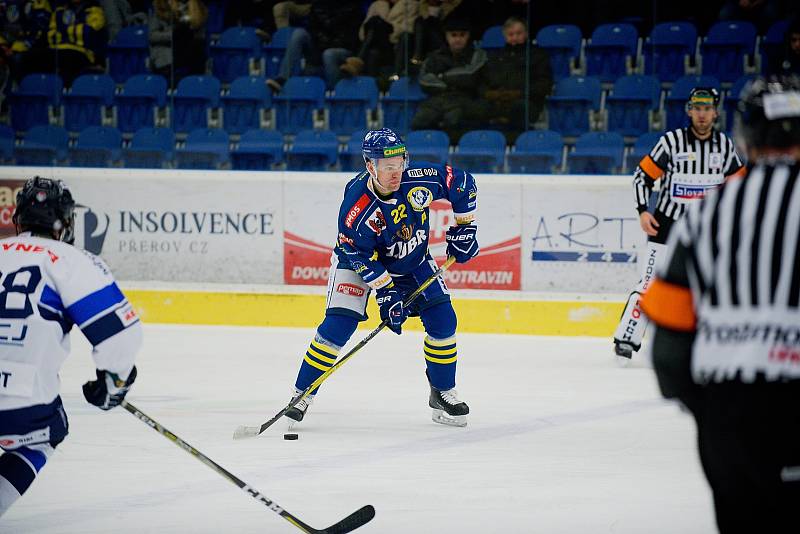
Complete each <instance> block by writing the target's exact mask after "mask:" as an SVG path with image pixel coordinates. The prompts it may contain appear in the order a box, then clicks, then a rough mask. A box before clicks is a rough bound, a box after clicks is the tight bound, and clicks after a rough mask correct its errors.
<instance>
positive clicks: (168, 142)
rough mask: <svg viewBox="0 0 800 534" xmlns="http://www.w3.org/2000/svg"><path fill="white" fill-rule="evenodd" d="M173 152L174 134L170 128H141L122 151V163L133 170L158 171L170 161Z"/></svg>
mask: <svg viewBox="0 0 800 534" xmlns="http://www.w3.org/2000/svg"><path fill="white" fill-rule="evenodd" d="M174 150H175V133H174V132H173V131H172V130H171V129H170V128H142V129H140V130H139V131H137V132H136V133H135V134H133V139H131V143H130V145H129V146H128V148H126V149H125V150H123V156H124V157H123V163H124V166H125V167H129V168H133V169H160V168H162V167H163V166H164V164H165V163H169V162H171V161H172V157H173V153H174Z"/></svg>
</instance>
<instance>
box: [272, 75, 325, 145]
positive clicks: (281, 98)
mask: <svg viewBox="0 0 800 534" xmlns="http://www.w3.org/2000/svg"><path fill="white" fill-rule="evenodd" d="M272 101H273V103H274V106H275V114H276V123H277V129H278V130H280V131H281V132H283V133H288V134H294V133H297V132H299V131H301V130H309V129H311V128H313V127H314V110H316V109H322V106H323V103H324V101H325V82H324V81H322V78H318V77H316V76H292V77H291V78H289V79H288V80H286V84H285V85H284V86H283V90H282V91H281V92H280V94H278V95H277V96H275V97H273V99H272Z"/></svg>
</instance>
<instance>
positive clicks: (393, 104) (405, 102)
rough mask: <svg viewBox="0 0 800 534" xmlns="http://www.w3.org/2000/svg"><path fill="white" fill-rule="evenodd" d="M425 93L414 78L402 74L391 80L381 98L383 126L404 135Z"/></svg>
mask: <svg viewBox="0 0 800 534" xmlns="http://www.w3.org/2000/svg"><path fill="white" fill-rule="evenodd" d="M424 99H425V94H424V93H423V92H422V89H421V88H420V86H419V83H417V82H416V81H415V80H410V79H409V78H408V77H407V76H403V77H402V78H400V79H399V80H395V81H394V82H392V85H390V86H389V92H388V93H387V94H386V96H384V97H383V98H382V99H381V110H382V113H383V126H384V127H386V128H391V129H392V130H394V131H395V132H397V133H399V134H401V135H404V134H405V133H406V132H408V128H409V127H410V126H411V119H412V117H414V114H415V113H416V112H417V108H418V107H419V103H420V102H421V101H422V100H424Z"/></svg>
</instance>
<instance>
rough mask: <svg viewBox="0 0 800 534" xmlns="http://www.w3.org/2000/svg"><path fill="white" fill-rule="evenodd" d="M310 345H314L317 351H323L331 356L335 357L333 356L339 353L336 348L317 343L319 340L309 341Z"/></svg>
mask: <svg viewBox="0 0 800 534" xmlns="http://www.w3.org/2000/svg"><path fill="white" fill-rule="evenodd" d="M311 346H312V347H314V348H315V349H317V350H318V351H320V352H323V353H325V354H327V355H328V356H331V357H333V358H335V357H337V356H338V355H339V351H338V350H334V349H333V347H329V346H327V345H323V344H322V343H319V342H317V341H314V340H312V341H311Z"/></svg>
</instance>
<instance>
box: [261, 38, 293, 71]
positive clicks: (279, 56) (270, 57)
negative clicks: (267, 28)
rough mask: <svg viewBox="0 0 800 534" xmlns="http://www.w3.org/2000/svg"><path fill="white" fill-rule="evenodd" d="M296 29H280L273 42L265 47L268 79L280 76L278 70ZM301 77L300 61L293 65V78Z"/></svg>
mask: <svg viewBox="0 0 800 534" xmlns="http://www.w3.org/2000/svg"><path fill="white" fill-rule="evenodd" d="M295 29H296V28H292V27H286V28H279V29H278V31H276V32H275V33H274V34H273V35H272V40H271V41H270V42H269V43H267V44H265V45H264V50H263V55H264V65H265V67H264V72H265V75H266V77H267V78H274V77H275V76H277V75H278V70H279V69H280V67H281V61H282V60H283V54H284V53H285V52H286V47H287V46H289V38H290V37H291V36H292V33H293V32H294V30H295ZM299 75H300V62H299V61H298V62H297V63H295V64H294V65H293V68H292V76H299Z"/></svg>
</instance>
